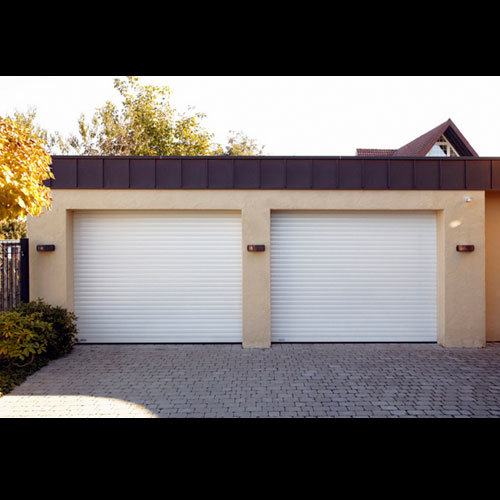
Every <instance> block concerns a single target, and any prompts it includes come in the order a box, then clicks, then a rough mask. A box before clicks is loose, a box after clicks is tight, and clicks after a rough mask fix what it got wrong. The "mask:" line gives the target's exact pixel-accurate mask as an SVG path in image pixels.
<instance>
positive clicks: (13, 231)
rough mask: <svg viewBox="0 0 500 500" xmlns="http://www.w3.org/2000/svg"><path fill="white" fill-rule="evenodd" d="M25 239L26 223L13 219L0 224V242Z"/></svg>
mask: <svg viewBox="0 0 500 500" xmlns="http://www.w3.org/2000/svg"><path fill="white" fill-rule="evenodd" d="M19 238H26V221H25V220H23V219H14V220H9V221H2V222H0V240H18V239H19Z"/></svg>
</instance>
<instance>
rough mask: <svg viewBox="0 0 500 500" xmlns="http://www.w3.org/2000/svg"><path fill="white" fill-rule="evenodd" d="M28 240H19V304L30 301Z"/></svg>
mask: <svg viewBox="0 0 500 500" xmlns="http://www.w3.org/2000/svg"><path fill="white" fill-rule="evenodd" d="M29 241H30V240H29V238H21V239H20V242H21V262H20V266H19V270H20V275H21V276H20V278H21V283H20V292H21V293H20V295H21V302H29V301H30V253H29Z"/></svg>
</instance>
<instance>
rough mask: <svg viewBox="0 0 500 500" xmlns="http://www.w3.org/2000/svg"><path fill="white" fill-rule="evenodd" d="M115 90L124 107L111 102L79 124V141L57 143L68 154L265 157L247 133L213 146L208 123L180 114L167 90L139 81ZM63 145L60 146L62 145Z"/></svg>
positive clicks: (118, 81) (198, 115)
mask: <svg viewBox="0 0 500 500" xmlns="http://www.w3.org/2000/svg"><path fill="white" fill-rule="evenodd" d="M114 87H115V89H116V90H117V91H118V92H119V94H120V96H121V103H120V105H119V106H118V105H116V104H114V103H112V102H110V101H107V102H106V103H105V105H104V106H102V107H100V108H97V110H96V112H95V113H94V115H93V116H92V118H91V119H90V121H87V119H86V117H85V115H83V114H82V115H81V116H80V119H79V120H78V135H72V136H70V137H69V138H68V139H67V141H62V140H61V136H60V135H59V134H56V136H53V139H52V141H53V143H57V146H58V147H59V149H61V150H62V151H64V152H69V151H70V150H72V151H73V152H74V153H76V154H82V155H132V156H158V155H159V156H183V155H186V156H196V155H233V154H234V155H255V154H260V153H261V152H262V148H259V146H258V145H257V143H256V141H255V140H254V139H250V138H248V137H247V136H246V135H244V134H243V133H242V132H238V133H235V132H232V131H231V132H230V133H231V134H232V136H230V137H229V139H228V145H227V146H226V147H225V149H224V148H223V147H222V146H221V145H220V144H217V143H215V142H214V141H213V134H212V133H209V132H208V131H207V130H205V128H204V127H203V126H202V123H201V122H202V120H203V119H204V118H205V117H206V116H205V115H204V114H203V113H199V112H194V110H193V109H192V108H188V110H187V111H186V112H184V113H178V112H177V110H176V109H175V108H174V106H173V105H172V103H171V95H172V93H171V90H170V89H169V88H168V87H166V86H157V85H143V84H141V83H139V79H138V77H135V76H128V77H127V78H125V79H119V78H116V79H115V80H114ZM56 139H57V141H56Z"/></svg>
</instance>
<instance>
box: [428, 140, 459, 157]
mask: <svg viewBox="0 0 500 500" xmlns="http://www.w3.org/2000/svg"><path fill="white" fill-rule="evenodd" d="M426 156H449V157H453V156H455V157H456V156H460V155H459V154H458V153H457V151H456V149H455V148H454V147H453V146H452V145H451V144H450V141H448V139H446V137H445V136H444V135H442V136H441V137H440V138H439V139H438V140H437V141H436V143H435V144H434V146H432V148H431V150H430V151H429V152H428V153H427V154H426Z"/></svg>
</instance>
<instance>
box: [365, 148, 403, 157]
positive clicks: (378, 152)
mask: <svg viewBox="0 0 500 500" xmlns="http://www.w3.org/2000/svg"><path fill="white" fill-rule="evenodd" d="M396 151H397V149H363V148H358V149H356V156H392V155H393V154H394V153H395V152H396Z"/></svg>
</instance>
